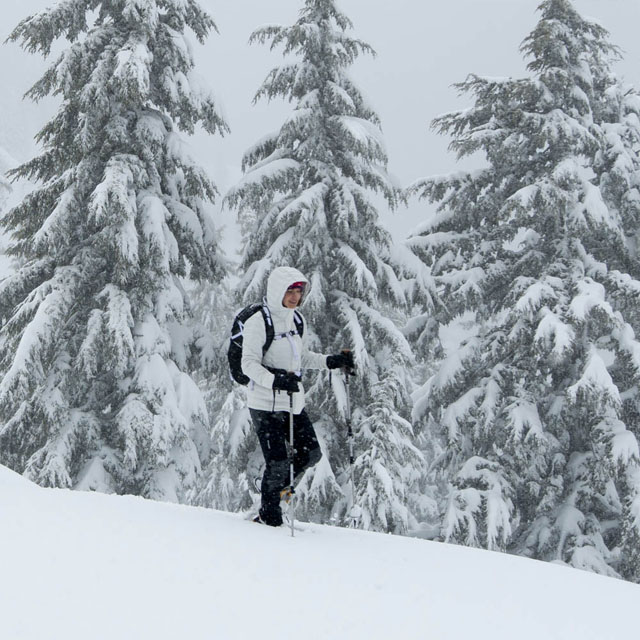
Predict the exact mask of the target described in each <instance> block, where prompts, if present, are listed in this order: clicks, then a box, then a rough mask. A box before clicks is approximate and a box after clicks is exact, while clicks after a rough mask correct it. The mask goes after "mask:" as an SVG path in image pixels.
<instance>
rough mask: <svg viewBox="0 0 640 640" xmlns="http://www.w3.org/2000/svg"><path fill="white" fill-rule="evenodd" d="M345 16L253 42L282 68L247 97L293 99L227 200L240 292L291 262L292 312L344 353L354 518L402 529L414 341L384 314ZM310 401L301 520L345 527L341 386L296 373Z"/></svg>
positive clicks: (390, 289)
mask: <svg viewBox="0 0 640 640" xmlns="http://www.w3.org/2000/svg"><path fill="white" fill-rule="evenodd" d="M350 29H352V24H351V22H350V20H349V19H348V18H347V17H346V16H345V15H344V14H343V13H341V12H340V11H339V10H338V8H337V7H336V3H335V2H334V1H333V0H306V1H305V2H304V4H303V7H302V9H301V11H300V14H299V18H298V20H297V21H296V22H295V24H293V25H291V26H267V27H264V28H261V29H258V30H257V31H256V32H254V33H253V35H252V38H251V41H252V42H257V43H261V44H263V43H266V42H270V43H271V48H272V49H273V48H276V47H279V46H282V48H283V50H284V55H285V56H286V57H287V64H285V65H283V66H280V67H277V68H275V69H273V70H272V71H271V72H270V73H269V74H268V76H267V78H266V80H265V81H264V83H263V85H262V86H261V88H260V89H259V91H258V92H257V95H256V99H260V98H267V99H272V98H276V97H283V98H285V99H286V100H288V101H289V102H291V103H292V105H293V110H292V113H291V116H290V117H289V118H288V119H287V120H286V122H284V123H283V124H282V126H281V127H280V128H279V129H278V130H277V131H275V132H274V133H271V134H269V135H267V136H265V137H264V138H263V139H262V140H260V141H259V142H258V143H257V144H256V145H255V146H254V147H252V148H251V149H249V150H248V151H247V153H246V154H245V156H244V159H243V170H244V173H245V176H244V178H243V179H242V180H241V182H240V183H239V184H238V185H237V186H236V187H234V188H233V189H232V190H231V191H230V193H229V194H228V196H227V199H228V201H229V202H230V204H231V205H232V206H235V207H237V209H238V211H239V213H240V217H241V219H242V221H243V224H244V226H245V229H246V230H247V234H246V244H245V249H244V253H243V256H242V264H241V272H242V276H241V281H240V284H239V286H238V291H239V292H240V293H241V296H242V301H243V302H245V303H248V302H254V301H258V300H260V299H261V298H262V295H263V291H264V286H265V282H266V278H267V276H268V274H269V272H270V271H271V270H272V269H273V268H274V267H276V266H279V265H291V266H295V267H296V268H298V269H300V270H301V271H302V272H303V273H304V274H305V275H306V276H307V278H309V281H310V283H311V289H310V293H309V295H308V297H307V300H306V303H305V306H304V309H303V312H304V314H305V317H306V320H307V329H306V331H307V332H308V334H307V335H308V337H309V340H310V347H311V348H312V349H313V350H315V351H319V352H324V353H331V352H336V351H338V350H339V349H341V348H343V347H352V348H353V350H354V352H355V359H356V362H357V365H358V369H359V375H358V377H357V378H356V379H355V380H354V381H352V383H351V387H350V388H351V393H352V396H353V397H352V405H353V408H354V416H353V418H354V419H353V422H354V426H355V432H356V435H355V451H356V462H355V479H356V496H355V501H356V503H357V504H358V506H360V507H361V508H362V520H361V525H362V526H364V527H366V528H370V529H378V530H385V531H398V532H400V531H405V530H406V529H407V528H408V527H409V526H410V524H412V516H411V508H412V499H413V495H412V491H413V488H414V486H415V482H416V479H417V477H418V476H419V474H420V467H421V465H422V460H421V455H420V453H419V451H418V450H417V448H416V447H415V445H414V443H413V440H414V436H413V433H412V427H411V424H410V423H409V421H408V419H407V418H408V407H409V398H408V393H407V390H408V388H409V386H410V383H409V381H408V376H407V365H408V364H409V363H410V362H411V360H412V354H411V348H410V346H409V344H408V343H407V340H406V339H405V337H404V336H403V334H402V333H401V331H400V330H399V329H398V327H397V324H396V322H395V321H402V319H403V313H404V310H405V308H406V295H405V290H404V288H403V281H402V279H401V278H400V277H399V273H400V271H399V270H398V269H396V265H395V254H394V247H393V246H392V241H391V237H390V235H389V234H388V233H387V232H386V231H385V230H384V229H383V228H382V227H381V226H380V224H379V221H378V212H377V209H376V206H375V205H374V204H373V201H372V197H371V194H372V193H374V192H378V193H379V194H382V195H383V196H384V197H386V199H387V201H388V203H389V204H390V205H391V206H393V205H394V204H395V200H396V191H395V188H394V186H393V185H392V183H391V181H390V180H389V177H388V175H387V172H386V164H387V155H386V151H385V147H384V143H383V139H382V133H381V129H380V123H379V119H378V117H377V116H376V114H375V113H374V111H373V110H372V109H371V108H370V107H369V106H368V104H367V102H366V100H365V99H364V97H363V96H362V94H361V92H360V91H359V90H358V88H357V87H356V85H355V84H354V82H353V81H352V80H351V79H350V77H349V75H348V69H349V67H350V66H351V65H352V63H353V62H354V60H355V59H356V58H357V56H359V55H360V54H363V53H364V54H370V53H373V51H372V49H371V47H370V46H369V45H367V44H366V43H364V42H362V41H361V40H358V39H355V38H353V37H352V36H351V35H349V30H350ZM305 378H306V379H305V386H306V387H307V389H308V390H309V399H308V409H309V411H310V415H311V416H312V419H313V420H314V422H315V425H316V428H317V431H318V434H319V437H320V440H321V446H322V448H323V450H324V453H325V455H324V457H323V459H322V460H321V461H320V463H319V464H318V466H317V467H316V468H315V469H314V471H313V473H308V474H306V476H305V478H304V480H303V482H302V484H301V486H300V487H299V489H298V495H299V498H300V500H299V511H300V514H301V515H302V516H303V517H308V518H310V519H316V520H317V519H322V520H327V519H329V518H334V519H336V520H338V521H344V520H345V519H346V518H347V515H348V514H347V512H348V511H349V508H350V503H351V496H350V494H349V488H348V487H349V482H348V478H349V473H348V445H347V442H346V435H347V430H346V427H345V421H344V409H345V406H344V390H343V382H342V380H341V378H340V375H338V374H335V373H334V375H333V377H332V381H333V388H334V390H335V392H336V394H337V396H338V398H339V399H341V401H339V402H338V403H336V402H335V400H334V399H333V398H332V393H331V389H330V387H329V385H328V384H327V375H326V374H324V375H312V374H307V375H306V376H305Z"/></svg>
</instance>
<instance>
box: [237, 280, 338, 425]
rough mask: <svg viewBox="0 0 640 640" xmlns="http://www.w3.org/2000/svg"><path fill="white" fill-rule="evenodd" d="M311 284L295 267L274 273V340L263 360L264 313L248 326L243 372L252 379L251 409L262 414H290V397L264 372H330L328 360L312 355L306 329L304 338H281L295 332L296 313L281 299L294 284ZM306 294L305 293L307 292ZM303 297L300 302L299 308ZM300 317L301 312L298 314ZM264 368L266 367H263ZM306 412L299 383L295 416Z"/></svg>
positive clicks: (270, 299) (270, 286)
mask: <svg viewBox="0 0 640 640" xmlns="http://www.w3.org/2000/svg"><path fill="white" fill-rule="evenodd" d="M294 282H305V283H306V284H307V288H308V286H309V283H308V280H307V279H306V278H305V277H304V276H303V275H302V273H300V271H298V270H297V269H294V268H292V267H277V268H276V269H274V270H273V271H272V272H271V275H270V276H269V279H268V281H267V297H266V302H267V306H268V307H269V311H270V313H271V318H272V320H273V330H274V334H275V339H274V341H273V342H272V343H271V346H270V347H269V349H268V351H267V352H266V353H265V355H264V358H263V357H262V347H263V346H264V343H265V342H266V338H267V334H266V330H265V325H264V322H265V321H264V317H263V316H262V313H255V314H254V315H252V316H251V317H250V318H249V319H248V320H247V321H246V323H245V325H244V330H243V341H242V362H241V366H242V371H243V372H244V374H245V375H246V376H247V377H249V378H250V379H251V382H250V383H249V388H248V391H247V400H248V405H249V408H250V409H259V410H260V411H289V394H288V393H287V392H286V391H275V392H274V390H273V387H272V385H273V379H274V377H275V376H274V374H273V373H271V372H270V371H268V370H267V369H265V367H272V368H276V369H284V370H285V371H295V372H298V373H300V372H301V371H304V370H305V369H327V356H325V355H322V354H320V353H313V352H312V351H309V350H308V349H307V348H306V346H305V342H306V334H307V326H306V324H305V331H304V334H303V337H302V338H300V336H299V335H298V334H297V333H296V334H295V335H293V336H291V335H289V336H286V337H280V336H281V334H284V333H286V332H289V331H294V330H295V328H296V325H295V322H294V319H293V314H294V309H288V308H287V307H285V306H283V304H282V299H283V298H284V294H285V293H286V291H287V289H288V288H289V286H290V285H291V284H293V283H294ZM305 294H306V292H305ZM303 301H304V297H303V298H302V299H301V300H300V304H302V302H303ZM298 313H299V312H298ZM263 365H264V366H263ZM303 409H304V389H303V387H302V383H300V391H298V392H296V393H294V394H293V412H294V413H295V414H298V413H300V412H301V411H302V410H303Z"/></svg>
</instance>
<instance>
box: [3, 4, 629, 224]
mask: <svg viewBox="0 0 640 640" xmlns="http://www.w3.org/2000/svg"><path fill="white" fill-rule="evenodd" d="M50 4H52V0H21V2H20V3H13V2H11V3H8V2H4V3H3V7H2V16H1V17H0V20H1V21H2V22H1V23H0V24H1V29H0V37H1V38H2V40H4V39H5V38H6V37H7V35H8V34H9V33H10V31H11V29H12V27H13V26H15V24H17V22H18V21H19V20H20V19H22V18H23V17H26V16H27V15H29V14H31V13H33V12H35V11H38V10H40V9H42V8H44V7H46V6H48V5H50ZM201 4H202V5H203V6H204V7H205V8H206V9H207V10H208V11H209V12H210V13H211V15H212V16H213V18H214V20H215V21H216V23H217V26H218V28H219V31H220V34H219V35H218V34H212V35H211V37H210V38H209V41H208V43H207V44H206V45H205V46H204V47H196V52H197V71H198V72H199V73H200V74H201V75H202V76H203V77H204V78H205V80H206V82H207V83H208V84H209V86H210V87H212V88H213V90H214V92H215V94H216V95H217V96H218V100H219V103H220V106H221V108H222V110H223V112H224V113H225V115H226V118H227V120H228V122H229V125H230V126H231V134H230V135H229V136H227V137H226V138H225V139H224V140H223V139H221V138H219V137H210V136H207V135H204V136H198V137H197V138H196V139H194V140H192V145H193V150H194V155H195V156H196V157H197V158H198V160H199V161H200V162H201V163H202V164H203V165H204V166H205V167H206V168H207V169H208V170H209V171H210V173H211V175H212V177H213V179H214V180H215V181H216V182H217V184H218V185H219V186H220V188H221V189H222V190H223V191H224V189H226V188H227V187H229V186H230V185H231V184H233V183H234V181H235V180H237V179H238V177H239V176H240V160H241V157H242V154H243V152H244V151H245V149H246V148H247V147H248V146H249V145H251V144H252V143H253V142H254V141H255V140H256V139H257V138H260V137H262V136H263V135H264V134H265V133H267V132H269V131H271V130H273V129H275V128H277V127H278V126H279V124H280V123H281V122H282V119H283V117H284V115H285V114H286V113H287V112H288V110H289V108H290V107H288V105H285V104H282V103H280V102H273V103H271V104H269V103H264V102H262V103H260V104H259V105H257V106H254V105H252V104H251V103H252V98H253V95H254V93H255V91H256V89H257V88H258V86H259V85H260V83H261V81H262V80H263V78H264V77H265V76H266V74H267V73H268V71H269V70H270V69H271V68H272V67H273V66H275V65H277V64H279V63H280V62H281V60H282V58H281V56H280V54H279V52H278V53H276V52H273V53H272V52H270V51H269V50H268V48H267V47H265V46H260V45H253V46H249V45H248V44H247V40H248V38H249V35H250V34H251V32H252V31H253V29H255V28H257V27H258V26H261V25H263V24H265V23H280V24H290V23H292V22H293V21H295V19H296V17H297V12H298V10H299V8H300V6H301V0H268V1H266V0H201ZM538 4H539V1H538V0H447V1H446V2H441V1H440V0H393V1H392V2H391V1H389V0H339V7H340V8H341V9H342V10H343V12H344V13H346V14H347V15H348V16H349V17H350V18H351V20H352V21H353V23H354V31H353V35H354V36H355V37H358V38H360V39H362V40H365V41H366V42H368V43H369V44H371V45H372V46H373V48H374V49H375V50H376V51H377V54H378V55H377V57H376V58H375V59H362V60H361V61H359V62H358V63H357V65H356V66H355V67H354V68H353V70H352V73H351V75H352V78H353V80H354V81H355V82H356V83H357V84H358V86H360V88H361V90H362V91H363V93H364V94H365V95H366V96H367V98H368V100H369V102H370V104H371V105H372V106H373V107H374V109H375V110H376V111H377V112H378V114H379V115H380V117H381V120H382V126H383V131H384V137H385V140H386V143H387V148H388V152H389V158H390V167H389V168H390V171H391V173H392V174H393V175H394V176H395V177H396V179H397V181H398V182H399V183H400V184H402V185H407V184H409V183H410V182H412V181H413V180H415V179H417V178H420V177H423V176H426V175H430V174H434V173H443V172H447V171H451V170H455V169H456V164H455V158H454V156H453V155H452V154H450V153H449V152H448V151H447V145H448V142H449V141H448V140H447V139H444V138H441V137H439V136H437V135H435V134H434V133H432V132H431V131H430V130H429V123H430V122H431V120H432V119H433V118H434V117H435V116H437V115H439V114H440V113H443V112H446V111H450V110H453V109H456V108H460V107H463V106H465V102H464V99H461V98H459V97H458V96H457V95H456V93H455V91H454V90H453V89H452V88H451V85H452V84H453V83H454V82H459V81H461V80H464V78H465V77H466V75H467V74H469V73H477V74H481V75H490V76H522V75H524V74H525V62H524V61H523V59H522V56H521V54H520V52H519V46H520V43H521V42H522V40H523V39H524V38H525V37H526V36H527V34H528V33H529V32H530V31H531V30H532V29H533V27H534V26H535V24H536V22H537V20H538V16H539V14H538V13H537V12H536V7H537V6H538ZM574 4H575V6H576V8H577V9H578V10H579V11H580V12H581V13H582V14H583V15H585V16H588V17H591V18H595V19H597V20H598V21H599V22H600V23H601V24H602V25H603V26H605V27H606V28H607V29H608V30H609V31H610V33H611V40H612V42H613V43H614V44H617V45H618V46H620V47H622V49H624V50H625V56H626V57H625V60H624V61H623V62H622V63H620V64H619V65H618V67H617V70H618V72H619V73H620V74H621V75H623V76H624V77H625V78H626V79H627V80H628V81H630V82H633V83H634V84H635V85H636V86H640V39H639V38H638V37H637V31H638V28H640V2H639V1H638V0H575V2H574ZM0 69H1V72H0V73H1V74H2V87H3V91H2V94H1V95H0V113H2V120H1V122H0V145H2V146H4V148H5V149H6V150H7V151H8V152H9V153H11V154H12V155H13V156H14V157H15V158H16V159H17V160H25V159H26V158H28V157H30V156H31V155H32V154H33V153H34V151H35V147H34V144H33V142H32V138H33V136H34V134H35V133H36V131H37V129H38V127H39V126H41V125H42V124H43V123H44V122H45V120H46V119H47V118H48V116H50V115H51V113H52V112H53V110H54V108H55V102H54V101H47V102H45V103H43V104H41V105H31V104H28V103H25V102H22V101H21V99H20V96H21V95H22V94H23V93H24V92H25V91H26V90H27V89H28V88H29V87H30V86H31V84H33V82H35V80H36V79H37V78H38V77H39V74H40V73H41V72H42V70H43V69H44V63H43V61H42V59H40V58H39V57H37V56H34V55H29V54H27V53H24V52H22V51H21V50H20V49H19V48H18V47H17V46H16V45H14V44H5V45H4V46H0ZM421 207H422V205H418V204H415V203H414V204H413V205H412V206H411V208H410V211H408V212H407V211H404V210H400V211H399V212H397V213H396V214H394V215H393V218H392V222H390V218H389V217H388V216H387V214H386V212H384V211H383V212H381V213H382V216H383V219H384V220H385V223H386V224H388V225H389V226H390V227H393V231H394V233H395V234H396V235H397V236H403V235H405V234H406V233H407V232H408V231H409V230H410V229H411V228H412V226H413V225H414V224H415V223H416V222H417V220H418V219H419V217H420V216H421V213H420V211H421Z"/></svg>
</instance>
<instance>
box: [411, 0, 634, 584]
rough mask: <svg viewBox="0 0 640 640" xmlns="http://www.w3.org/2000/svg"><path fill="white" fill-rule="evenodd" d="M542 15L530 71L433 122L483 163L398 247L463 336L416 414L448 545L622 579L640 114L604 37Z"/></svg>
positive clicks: (627, 529)
mask: <svg viewBox="0 0 640 640" xmlns="http://www.w3.org/2000/svg"><path fill="white" fill-rule="evenodd" d="M540 11H541V19H540V22H539V23H538V25H537V26H536V28H535V29H534V30H533V32H532V33H531V34H530V35H529V36H528V37H527V38H526V39H525V41H524V43H523V46H522V51H523V52H524V53H525V54H526V55H527V56H528V57H529V58H530V62H529V65H528V69H529V70H530V72H531V74H532V77H527V78H524V79H496V78H483V77H478V76H475V75H472V76H470V77H469V78H468V79H467V80H466V81H465V82H463V83H461V84H460V85H458V88H459V89H460V91H461V92H462V93H468V94H471V95H473V96H474V98H475V104H474V105H473V106H472V107H471V108H470V109H467V110H464V111H460V112H455V113H451V114H447V115H445V116H442V117H440V118H438V119H436V120H435V121H434V127H435V128H436V129H437V130H439V131H440V132H441V133H447V134H450V135H452V137H453V141H452V143H451V148H452V149H453V150H454V151H456V152H457V154H458V156H459V157H465V156H469V155H471V154H472V153H475V152H482V153H483V154H484V155H485V157H486V161H487V164H486V166H485V167H483V168H480V169H478V170H476V171H471V172H461V173H458V174H454V175H449V176H439V177H434V178H430V179H427V180H423V181H420V182H419V183H417V184H416V185H414V186H413V187H412V188H411V192H412V193H419V194H420V195H421V196H422V197H425V198H427V199H429V200H431V201H432V202H437V203H438V205H439V206H438V211H437V213H436V214H435V215H434V217H433V218H432V219H431V220H430V221H428V222H427V223H426V224H425V225H423V227H422V229H421V231H420V233H418V234H416V235H415V236H414V237H413V238H412V239H411V240H410V245H411V246H412V247H413V249H414V251H415V252H416V254H417V255H419V256H420V257H421V258H422V259H423V260H424V261H425V262H426V263H428V264H429V265H430V266H431V267H432V269H433V274H434V276H435V277H436V278H437V280H438V282H439V284H440V286H441V289H442V292H441V293H442V297H443V299H444V300H445V302H446V304H447V306H448V307H449V309H450V311H451V313H452V315H453V316H455V317H456V321H455V323H452V325H451V326H452V327H453V326H455V327H457V328H458V332H459V339H458V342H459V345H458V346H457V348H454V349H450V350H449V352H448V354H447V357H446V358H445V359H444V360H443V362H442V363H441V365H440V366H439V367H438V369H437V371H436V372H435V374H434V375H433V376H432V377H431V378H430V379H429V380H428V382H427V383H426V384H425V386H424V388H423V390H422V397H421V398H420V400H419V406H420V411H421V414H422V416H423V417H424V419H425V420H426V421H429V422H430V423H431V424H432V425H434V427H435V428H436V429H437V430H438V435H439V438H440V443H441V447H442V455H441V456H440V458H439V459H438V460H437V461H436V464H435V473H437V474H439V477H440V478H442V477H446V478H448V480H449V485H448V489H447V490H446V491H445V492H444V495H442V496H441V498H442V503H441V506H442V518H443V520H442V524H443V529H442V530H443V537H444V538H445V539H447V540H451V541H456V542H461V543H464V544H469V545H475V546H484V547H488V548H493V549H504V550H512V551H515V552H519V553H523V554H526V555H529V556H532V557H536V558H542V559H547V560H562V561H565V562H567V563H569V564H572V565H573V566H577V567H581V568H585V569H590V570H594V571H598V572H602V573H606V574H611V575H614V574H616V572H622V573H624V574H625V575H628V574H629V567H630V559H631V558H630V555H629V552H628V549H629V544H630V541H631V540H632V539H633V540H637V539H638V538H637V535H638V527H639V526H640V519H638V517H637V514H638V504H640V502H639V500H638V489H639V488H640V485H639V484H638V479H639V478H638V436H639V435H640V434H639V432H638V429H639V426H638V420H637V415H638V413H637V411H638V395H637V394H638V391H637V389H638V388H639V387H638V382H640V360H639V359H638V358H639V356H640V351H639V348H640V343H638V341H637V340H636V337H635V335H636V332H637V331H638V329H639V328H640V325H639V324H638V314H637V304H638V295H639V293H640V271H639V264H638V254H637V248H636V247H637V243H636V238H637V233H638V221H639V218H638V215H639V214H640V199H639V198H638V190H637V187H638V175H639V174H638V160H637V157H636V151H637V149H638V140H639V138H638V135H639V134H640V129H639V127H638V122H639V121H638V114H639V113H640V112H639V111H638V107H639V106H640V103H638V96H637V95H636V94H635V93H633V92H631V93H625V92H623V91H621V90H620V85H619V83H618V82H617V81H616V80H615V78H614V77H613V75H612V73H611V70H610V64H611V62H612V61H613V60H615V59H616V57H617V56H618V52H617V49H616V48H615V47H614V46H612V45H611V44H610V43H609V41H608V38H607V35H608V34H607V32H606V31H605V30H604V29H603V28H602V27H600V26H598V25H597V24H595V23H593V22H590V21H588V20H585V19H583V18H582V17H581V16H580V15H579V14H578V13H577V12H576V11H575V9H574V8H573V6H572V4H571V2H569V0H545V2H543V3H542V4H541V5H540ZM440 486H442V485H440ZM634 518H635V519H634ZM636 577H637V569H636Z"/></svg>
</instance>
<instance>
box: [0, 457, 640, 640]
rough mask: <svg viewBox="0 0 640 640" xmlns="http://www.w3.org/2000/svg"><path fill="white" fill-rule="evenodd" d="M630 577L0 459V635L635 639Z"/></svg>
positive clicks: (18, 638) (26, 638)
mask: <svg viewBox="0 0 640 640" xmlns="http://www.w3.org/2000/svg"><path fill="white" fill-rule="evenodd" d="M639 601H640V587H639V586H637V585H633V584H629V583H625V582H622V581H617V580H613V579H610V578H603V577H600V576H597V575H593V574H589V573H583V572H579V571H576V570H574V569H568V568H566V567H562V566H556V565H550V564H544V563H541V562H535V561H530V560H526V559H523V558H517V557H512V556H507V555H502V554H498V553H490V552H486V551H478V550H472V549H466V548H462V547H454V546H449V545H444V544H438V543H433V542H426V541H423V540H416V539H410V538H401V537H396V536H388V535H382V534H373V533H365V532H361V531H351V530H344V529H337V528H332V527H326V526H318V525H306V524H303V525H302V530H301V531H297V532H296V537H295V538H291V537H290V533H289V530H287V529H284V528H281V529H269V528H267V527H264V526H260V525H256V524H253V523H251V522H248V521H245V520H243V519H242V518H241V517H240V516H237V515H232V514H226V513H220V512H216V511H210V510H207V509H197V508H190V507H183V506H176V505H169V504H161V503H156V502H150V501H145V500H142V499H140V498H133V497H116V496H106V495H99V494H91V493H81V492H70V491H61V490H49V489H40V488H38V487H36V486H34V485H32V484H30V483H28V482H27V481H26V480H24V479H23V478H22V477H20V476H18V475H16V474H14V473H12V472H10V471H8V470H7V469H6V468H4V467H0V637H1V638H2V639H3V640H58V639H60V640H62V639H64V640H88V639H91V640H98V639H102V638H104V639H107V638H108V639H109V640H127V639H129V638H131V639H134V638H135V639H136V640H140V639H145V640H160V639H164V638H167V639H169V638H171V639H178V638H179V639H185V640H186V639H188V640H200V639H205V638H206V639H214V638H215V639H216V640H234V639H242V640H244V639H253V638H256V639H257V638H260V639H262V640H271V639H276V638H277V639H279V640H285V639H293V638H296V640H313V639H320V638H322V639H325V638H330V639H332V640H334V639H342V638H345V639H350V640H351V639H353V640H356V639H358V638H368V639H377V638H381V639H385V640H387V639H388V640H391V639H396V638H398V639H402V640H404V639H408V638H416V639H421V640H422V639H429V640H449V639H456V640H457V639H460V640H462V639H465V640H467V639H471V638H473V640H484V639H487V640H488V639H491V640H499V639H503V638H504V639H505V640H506V639H508V640H554V639H558V640H572V639H574V638H575V639H576V640H591V639H593V640H608V639H613V638H616V639H617V640H622V639H627V638H632V637H636V633H637V613H636V607H637V604H638V602H639Z"/></svg>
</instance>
